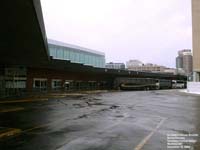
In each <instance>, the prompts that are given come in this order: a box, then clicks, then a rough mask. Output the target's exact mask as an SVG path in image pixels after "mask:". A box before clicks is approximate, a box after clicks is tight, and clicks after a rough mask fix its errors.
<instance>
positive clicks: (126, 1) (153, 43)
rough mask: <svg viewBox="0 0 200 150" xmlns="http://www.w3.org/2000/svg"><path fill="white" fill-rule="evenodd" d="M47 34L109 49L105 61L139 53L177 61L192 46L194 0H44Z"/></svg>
mask: <svg viewBox="0 0 200 150" xmlns="http://www.w3.org/2000/svg"><path fill="white" fill-rule="evenodd" d="M41 3H42V8H43V15H44V21H45V26H46V32H47V37H48V38H51V39H55V40H59V41H62V42H66V43H70V44H75V45H79V46H83V47H87V48H90V49H94V50H99V51H102V52H105V54H106V62H110V61H112V62H126V61H127V60H129V59H139V60H141V61H143V62H145V63H148V62H149V63H156V64H160V65H165V66H168V67H175V57H176V55H177V51H178V50H180V49H185V48H190V49H191V48H192V25H191V0H41Z"/></svg>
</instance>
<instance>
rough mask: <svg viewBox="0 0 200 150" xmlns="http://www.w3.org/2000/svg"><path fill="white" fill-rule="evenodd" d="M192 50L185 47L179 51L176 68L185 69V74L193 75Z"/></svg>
mask: <svg viewBox="0 0 200 150" xmlns="http://www.w3.org/2000/svg"><path fill="white" fill-rule="evenodd" d="M192 59H193V58H192V51H191V50H190V49H184V50H180V51H178V56H177V57H176V68H177V70H180V69H182V70H184V72H185V74H186V75H188V76H191V74H192V71H193V69H192V68H193V67H192V64H193V62H192Z"/></svg>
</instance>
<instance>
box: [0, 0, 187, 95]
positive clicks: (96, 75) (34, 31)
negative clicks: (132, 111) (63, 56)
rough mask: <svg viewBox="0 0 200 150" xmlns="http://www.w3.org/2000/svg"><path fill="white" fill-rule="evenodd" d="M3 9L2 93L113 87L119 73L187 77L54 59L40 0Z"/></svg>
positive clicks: (10, 3)
mask: <svg viewBox="0 0 200 150" xmlns="http://www.w3.org/2000/svg"><path fill="white" fill-rule="evenodd" d="M1 11H2V12H4V13H1V15H2V20H4V21H3V22H2V23H1V24H0V30H1V36H2V37H3V38H2V39H1V42H0V95H1V96H10V95H16V94H23V93H27V92H34V91H37V92H38V91H39V92H46V91H57V90H61V89H63V88H64V89H65V90H69V91H71V90H92V89H112V88H113V82H114V80H115V78H117V77H127V78H154V79H168V80H187V78H186V77H185V76H181V75H171V74H161V73H147V72H137V71H128V70H115V69H106V68H96V67H92V66H86V65H83V64H78V63H73V62H71V61H69V60H59V59H54V58H53V57H51V56H50V55H49V49H48V44H47V38H46V32H45V27H44V21H43V16H42V9H41V4H40V0H15V1H12V0H6V1H5V0H4V2H3V4H2V5H1ZM5 12H6V13H5ZM1 96H0V97H1Z"/></svg>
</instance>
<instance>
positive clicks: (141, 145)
mask: <svg viewBox="0 0 200 150" xmlns="http://www.w3.org/2000/svg"><path fill="white" fill-rule="evenodd" d="M165 120H166V118H163V119H162V120H161V121H160V122H159V123H158V125H157V126H156V128H155V129H154V130H153V131H151V133H149V134H148V135H147V136H146V137H145V138H144V139H143V140H142V141H141V142H140V143H139V144H138V145H137V146H136V147H135V148H134V150H141V149H142V148H143V146H144V145H145V144H146V143H147V142H148V141H149V139H150V138H151V137H152V136H153V135H154V133H155V132H156V131H157V130H158V129H159V128H160V127H161V126H162V124H163V123H164V122H165Z"/></svg>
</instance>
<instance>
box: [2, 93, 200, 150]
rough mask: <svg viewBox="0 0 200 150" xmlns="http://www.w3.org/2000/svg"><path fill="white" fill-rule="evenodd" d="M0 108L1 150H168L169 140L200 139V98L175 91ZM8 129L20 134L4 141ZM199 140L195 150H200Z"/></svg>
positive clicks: (3, 104)
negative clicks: (190, 136) (174, 137)
mask: <svg viewBox="0 0 200 150" xmlns="http://www.w3.org/2000/svg"><path fill="white" fill-rule="evenodd" d="M0 108H1V110H3V111H0V129H1V130H0V150H167V134H189V133H190V134H200V117H199V116H200V96H195V95H187V94H185V93H181V92H178V91H176V90H162V91H130V92H108V93H100V94H89V95H83V96H70V97H69V96H68V97H65V98H52V99H51V98H50V99H48V100H46V101H36V102H24V103H2V104H0ZM6 109H8V111H6ZM9 110H11V111H9ZM7 129H13V130H14V129H16V130H17V131H19V132H16V133H13V135H12V136H1V135H3V134H4V132H6V130H7ZM14 131H15V130H14ZM196 139H197V142H196V143H193V144H190V146H191V148H190V149H195V150H199V149H200V144H199V137H197V138H196Z"/></svg>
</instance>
